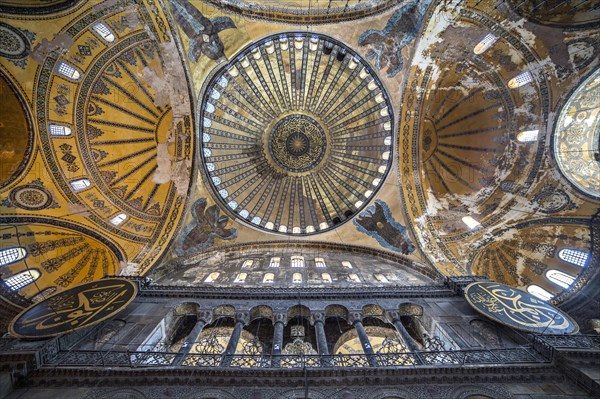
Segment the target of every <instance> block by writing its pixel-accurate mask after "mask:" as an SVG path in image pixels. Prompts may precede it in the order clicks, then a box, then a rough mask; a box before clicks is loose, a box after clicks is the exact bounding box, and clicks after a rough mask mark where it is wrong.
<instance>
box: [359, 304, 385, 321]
mask: <svg viewBox="0 0 600 399" xmlns="http://www.w3.org/2000/svg"><path fill="white" fill-rule="evenodd" d="M362 317H363V319H364V318H367V317H374V318H376V319H379V320H381V321H382V322H384V323H387V320H386V317H385V309H384V308H383V307H381V306H380V305H375V304H369V305H365V306H363V308H362Z"/></svg>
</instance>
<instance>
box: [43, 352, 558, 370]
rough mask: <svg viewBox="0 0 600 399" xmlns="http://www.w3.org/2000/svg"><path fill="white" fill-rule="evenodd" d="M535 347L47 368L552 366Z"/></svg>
mask: <svg viewBox="0 0 600 399" xmlns="http://www.w3.org/2000/svg"><path fill="white" fill-rule="evenodd" d="M547 362H549V360H548V359H546V358H544V357H543V356H541V355H540V354H539V353H538V352H536V351H535V350H534V349H533V348H532V347H517V348H507V349H472V350H457V351H431V352H403V353H385V354H373V355H367V354H337V355H244V354H235V355H224V354H208V353H190V354H187V355H182V354H178V353H174V352H125V351H123V352H117V351H111V352H107V351H80V350H71V351H66V352H61V353H58V354H57V355H56V356H55V357H53V358H52V359H48V360H47V363H46V365H47V366H73V367H82V366H83V367H165V366H174V367H184V368H188V367H229V368H284V369H298V368H355V367H380V368H415V367H427V366H435V367H439V366H447V367H460V366H465V365H486V364H519V363H520V364H524V363H547Z"/></svg>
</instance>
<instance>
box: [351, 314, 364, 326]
mask: <svg viewBox="0 0 600 399" xmlns="http://www.w3.org/2000/svg"><path fill="white" fill-rule="evenodd" d="M348 319H349V320H350V323H352V324H355V323H357V322H360V323H362V319H363V315H362V313H361V312H350V317H349V318H348Z"/></svg>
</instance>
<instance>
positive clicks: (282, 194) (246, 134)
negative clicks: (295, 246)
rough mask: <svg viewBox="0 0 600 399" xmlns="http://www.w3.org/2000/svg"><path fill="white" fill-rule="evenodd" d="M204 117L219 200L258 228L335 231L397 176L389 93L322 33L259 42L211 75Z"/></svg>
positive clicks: (206, 160)
mask: <svg viewBox="0 0 600 399" xmlns="http://www.w3.org/2000/svg"><path fill="white" fill-rule="evenodd" d="M201 112H202V117H201V121H199V123H200V125H201V128H200V132H201V135H202V146H201V147H202V148H201V155H202V158H203V164H204V168H205V170H204V172H205V173H206V176H207V179H208V181H210V182H211V183H212V184H211V186H212V188H213V190H214V191H215V193H216V194H217V195H215V196H218V197H220V199H221V201H222V202H223V203H224V205H226V207H227V208H229V209H228V210H229V212H230V213H233V214H234V215H235V217H237V218H239V219H241V220H244V221H245V222H246V223H250V224H252V225H254V226H256V227H258V228H261V229H265V230H269V231H274V232H278V233H282V234H291V235H308V234H316V233H319V232H322V231H326V230H329V229H331V228H334V227H335V226H337V225H339V224H341V223H343V222H345V221H347V220H349V219H351V218H352V217H353V216H354V215H355V214H357V213H358V212H360V210H361V209H362V208H363V207H364V205H365V204H366V203H367V202H368V200H369V198H370V197H371V196H372V195H373V194H374V193H376V192H377V190H378V189H379V187H380V186H381V184H382V183H383V181H384V180H385V177H386V175H387V173H388V170H389V168H390V164H391V159H392V155H391V150H392V146H391V143H392V122H393V113H392V112H391V103H390V100H389V98H388V95H387V93H386V92H385V90H384V88H383V87H382V85H381V83H380V81H379V79H378V78H377V76H375V74H374V72H373V70H372V69H371V68H370V66H369V65H368V63H366V62H365V61H364V60H362V58H360V56H359V55H358V54H357V53H355V52H354V51H352V50H351V49H349V48H348V47H347V46H345V45H344V44H342V43H340V42H337V41H335V40H333V39H331V38H329V37H326V36H323V35H315V34H311V35H308V34H305V33H286V34H282V35H276V36H269V37H266V38H264V39H263V40H261V41H260V42H257V43H253V44H252V45H251V46H249V47H247V48H246V49H245V50H243V51H242V52H241V53H239V54H238V55H237V56H236V57H235V59H234V61H232V62H230V63H229V64H228V65H227V66H225V67H224V68H222V69H220V71H219V72H218V73H216V74H215V75H214V76H213V77H212V79H211V81H210V82H209V84H208V86H207V88H206V94H205V96H204V102H203V105H202V110H201Z"/></svg>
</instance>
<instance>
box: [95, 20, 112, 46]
mask: <svg viewBox="0 0 600 399" xmlns="http://www.w3.org/2000/svg"><path fill="white" fill-rule="evenodd" d="M92 29H93V30H94V32H96V34H97V35H98V36H100V37H101V38H102V39H103V40H105V41H106V42H107V43H112V42H114V41H115V35H114V34H113V33H112V31H111V30H110V29H109V28H108V26H106V25H105V24H104V23H103V22H97V23H96V24H95V25H94V26H93V27H92Z"/></svg>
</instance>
